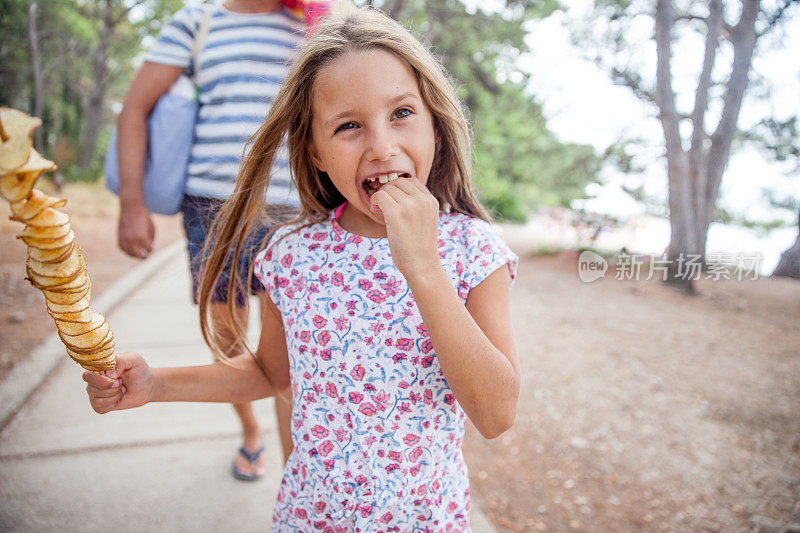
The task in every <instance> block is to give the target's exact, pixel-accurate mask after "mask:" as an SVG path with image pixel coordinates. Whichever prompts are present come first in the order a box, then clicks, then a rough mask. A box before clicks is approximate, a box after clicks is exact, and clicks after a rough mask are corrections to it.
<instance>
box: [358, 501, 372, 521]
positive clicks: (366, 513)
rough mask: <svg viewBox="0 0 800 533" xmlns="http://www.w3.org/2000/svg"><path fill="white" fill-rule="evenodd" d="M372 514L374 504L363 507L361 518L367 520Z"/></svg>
mask: <svg viewBox="0 0 800 533" xmlns="http://www.w3.org/2000/svg"><path fill="white" fill-rule="evenodd" d="M371 512H372V504H369V505H362V506H361V518H366V517H368V516H369V514H370V513H371Z"/></svg>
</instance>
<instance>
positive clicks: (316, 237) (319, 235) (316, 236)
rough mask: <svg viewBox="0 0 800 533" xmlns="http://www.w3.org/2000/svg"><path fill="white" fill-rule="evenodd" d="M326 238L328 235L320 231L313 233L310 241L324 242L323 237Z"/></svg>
mask: <svg viewBox="0 0 800 533" xmlns="http://www.w3.org/2000/svg"><path fill="white" fill-rule="evenodd" d="M327 236H328V234H327V233H325V232H322V231H318V232H317V233H315V234H314V236H313V237H311V238H312V239H314V240H315V241H324V240H325V237H327Z"/></svg>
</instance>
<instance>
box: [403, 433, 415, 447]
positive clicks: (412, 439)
mask: <svg viewBox="0 0 800 533" xmlns="http://www.w3.org/2000/svg"><path fill="white" fill-rule="evenodd" d="M403 442H405V443H406V446H413V445H415V444H416V443H418V442H419V437H418V436H417V435H414V434H413V433H409V434H408V435H406V436H405V437H403Z"/></svg>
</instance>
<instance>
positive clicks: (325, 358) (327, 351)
mask: <svg viewBox="0 0 800 533" xmlns="http://www.w3.org/2000/svg"><path fill="white" fill-rule="evenodd" d="M319 356H320V357H321V358H322V360H323V361H330V360H331V350H330V348H325V349H324V350H322V351H321V352H319Z"/></svg>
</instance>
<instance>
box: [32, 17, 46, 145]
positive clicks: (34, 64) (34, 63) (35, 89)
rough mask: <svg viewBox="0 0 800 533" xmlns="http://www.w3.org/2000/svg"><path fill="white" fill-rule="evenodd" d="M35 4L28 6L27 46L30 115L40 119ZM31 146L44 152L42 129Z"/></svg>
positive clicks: (40, 61) (42, 97) (40, 76)
mask: <svg viewBox="0 0 800 533" xmlns="http://www.w3.org/2000/svg"><path fill="white" fill-rule="evenodd" d="M37 7H38V6H37V3H36V2H30V3H29V4H28V45H29V46H30V53H31V55H30V57H31V73H32V75H33V108H32V109H31V115H33V116H34V117H38V118H42V110H43V109H44V92H43V90H42V60H41V56H40V54H39V31H38V29H37V27H36V9H37ZM33 146H34V148H36V150H37V151H38V152H39V153H41V152H43V151H44V128H36V130H35V131H34V132H33Z"/></svg>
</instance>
